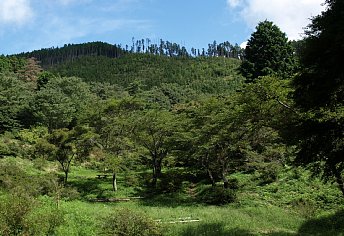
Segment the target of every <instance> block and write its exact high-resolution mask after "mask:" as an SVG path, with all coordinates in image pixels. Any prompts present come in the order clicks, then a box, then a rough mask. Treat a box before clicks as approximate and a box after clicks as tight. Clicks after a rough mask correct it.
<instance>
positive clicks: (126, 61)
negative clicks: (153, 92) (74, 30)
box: [49, 53, 242, 94]
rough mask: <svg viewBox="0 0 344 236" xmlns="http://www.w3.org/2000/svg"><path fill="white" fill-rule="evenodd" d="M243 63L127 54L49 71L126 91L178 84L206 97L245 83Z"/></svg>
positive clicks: (84, 59)
mask: <svg viewBox="0 0 344 236" xmlns="http://www.w3.org/2000/svg"><path fill="white" fill-rule="evenodd" d="M239 65H240V60H237V59H233V58H215V57H197V58H192V57H176V58H171V57H166V56H157V55H150V54H141V53H134V54H131V53H129V54H125V55H123V56H122V57H120V58H116V59H114V58H108V57H104V56H97V57H94V56H87V57H81V58H77V59H75V60H73V61H71V62H65V63H61V64H58V65H55V66H52V67H50V68H49V70H50V71H51V72H53V73H55V74H60V75H61V76H67V77H69V76H77V77H80V78H83V79H84V81H86V82H108V83H110V84H117V85H119V86H121V87H123V88H128V87H130V86H131V87H133V86H137V87H139V89H142V90H150V89H151V88H153V87H154V86H158V87H160V86H161V85H162V84H172V83H173V84H177V85H178V86H182V87H187V88H190V89H192V90H195V91H198V92H202V93H214V94H219V93H224V92H225V91H226V90H232V89H234V88H232V87H233V86H236V85H237V84H238V83H240V82H241V81H242V76H240V75H239V74H238V71H237V68H238V66H239Z"/></svg>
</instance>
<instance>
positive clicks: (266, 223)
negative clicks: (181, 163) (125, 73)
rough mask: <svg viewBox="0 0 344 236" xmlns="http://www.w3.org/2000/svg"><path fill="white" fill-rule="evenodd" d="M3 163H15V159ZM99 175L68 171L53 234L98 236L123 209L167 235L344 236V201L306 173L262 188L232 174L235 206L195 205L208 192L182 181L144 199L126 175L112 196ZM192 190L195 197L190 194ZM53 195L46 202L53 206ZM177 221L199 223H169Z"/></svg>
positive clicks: (253, 177) (286, 174) (283, 175)
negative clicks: (235, 184)
mask: <svg viewBox="0 0 344 236" xmlns="http://www.w3.org/2000/svg"><path fill="white" fill-rule="evenodd" d="M1 161H2V162H5V161H10V162H13V161H14V159H8V160H5V159H4V160H1ZM16 161H17V163H16V164H17V165H19V166H20V167H21V168H23V169H25V170H26V172H28V173H30V175H40V174H42V173H44V171H42V170H40V171H39V170H37V169H36V168H35V167H34V165H33V164H32V163H30V161H27V160H22V159H17V160H16ZM51 166H55V165H54V164H51ZM47 167H49V164H47ZM48 169H51V168H48ZM99 173H101V172H99V171H96V170H91V169H86V168H84V167H80V166H79V167H73V168H72V170H71V173H70V175H69V182H68V188H69V189H71V190H73V189H74V190H73V191H70V193H69V194H72V195H73V194H75V192H76V191H75V190H77V192H78V193H79V195H77V196H76V197H74V198H73V197H71V198H68V197H67V198H66V199H64V200H61V201H60V205H59V207H60V210H61V211H62V212H63V217H64V222H63V224H62V225H60V226H59V227H58V228H57V230H56V234H57V235H99V234H100V231H99V230H100V225H101V224H102V222H103V220H104V217H105V218H106V217H107V216H109V215H110V214H116V211H118V210H120V209H123V208H125V209H130V210H131V211H134V212H140V213H144V214H146V215H148V216H149V217H150V218H151V219H153V220H156V221H157V222H159V225H160V226H161V227H162V228H163V233H164V235H167V236H172V235H173V236H174V235H182V236H183V235H185V236H186V235H188V236H189V235H190V236H192V235H207V236H208V235H210V236H212V235H217V236H222V235H335V236H339V235H344V225H343V222H344V210H343V203H344V201H343V198H342V196H341V195H340V192H339V190H338V189H337V188H336V187H335V186H334V185H331V184H324V183H322V182H321V181H320V180H318V179H312V178H310V175H309V173H308V172H307V171H305V170H301V169H300V170H298V171H294V170H292V169H288V168H286V169H284V170H283V171H281V172H280V174H279V178H278V181H276V182H273V183H270V184H264V185H260V184H259V180H258V179H259V178H258V177H259V176H257V174H245V173H236V174H234V175H232V176H231V178H236V179H238V181H239V192H238V197H237V201H236V202H234V203H231V204H227V205H224V206H211V205H206V204H202V203H201V202H199V201H197V194H198V193H199V192H201V191H202V190H203V189H204V188H205V187H207V186H205V184H204V183H197V184H191V183H189V182H187V181H185V182H183V184H182V189H181V190H179V191H177V192H175V193H164V194H147V190H146V192H144V191H142V190H143V189H144V188H143V186H141V185H140V184H139V186H140V187H138V186H128V184H127V183H126V182H127V179H126V178H125V173H119V174H118V191H117V192H113V191H112V183H111V178H110V177H109V178H107V179H98V178H97V174H99ZM191 187H192V188H193V191H192V192H193V194H191V193H190V191H189V190H190V188H191ZM0 191H1V192H0V194H1V195H6V190H1V189H0ZM142 194H146V195H142ZM54 196H55V195H54ZM54 196H52V197H47V196H46V198H49V199H51V200H52V201H55V198H54ZM132 196H145V198H143V199H133V200H131V201H129V202H116V203H92V202H90V201H89V200H90V199H93V198H122V197H132ZM67 199H69V200H67ZM71 199H74V200H71ZM179 219H193V220H199V222H190V223H171V222H175V221H178V220H179Z"/></svg>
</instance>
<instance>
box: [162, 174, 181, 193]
mask: <svg viewBox="0 0 344 236" xmlns="http://www.w3.org/2000/svg"><path fill="white" fill-rule="evenodd" d="M182 186H183V175H182V173H181V172H180V171H169V172H167V173H164V174H163V175H162V177H161V180H160V181H159V182H158V191H159V192H161V193H175V192H177V191H179V190H181V189H182Z"/></svg>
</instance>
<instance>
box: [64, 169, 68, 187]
mask: <svg viewBox="0 0 344 236" xmlns="http://www.w3.org/2000/svg"><path fill="white" fill-rule="evenodd" d="M68 172H69V170H64V173H65V177H64V181H63V183H64V185H66V184H67V180H68Z"/></svg>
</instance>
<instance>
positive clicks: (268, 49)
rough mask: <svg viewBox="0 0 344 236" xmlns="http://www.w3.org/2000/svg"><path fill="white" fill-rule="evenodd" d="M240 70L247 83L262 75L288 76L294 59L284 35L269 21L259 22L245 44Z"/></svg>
mask: <svg viewBox="0 0 344 236" xmlns="http://www.w3.org/2000/svg"><path fill="white" fill-rule="evenodd" d="M240 70H241V73H242V74H243V76H244V77H245V78H246V80H247V81H254V80H255V79H257V78H258V77H259V76H264V75H278V76H279V77H281V78H286V77H288V76H290V75H291V74H292V73H293V72H294V70H295V58H294V56H293V48H292V45H291V43H290V42H289V41H288V38H287V36H286V34H285V33H283V32H282V31H281V30H280V29H279V28H278V26H276V25H275V24H273V22H271V21H267V20H265V21H263V22H260V23H259V24H258V26H257V27H256V31H255V32H253V33H252V35H251V37H250V39H249V40H248V42H247V46H246V49H245V56H244V60H243V63H242V65H241V66H240Z"/></svg>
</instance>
